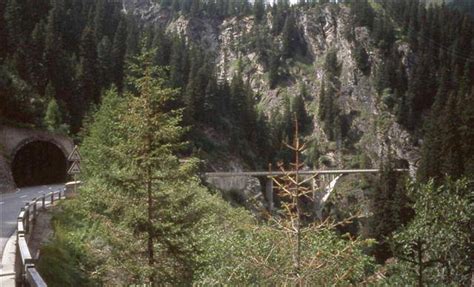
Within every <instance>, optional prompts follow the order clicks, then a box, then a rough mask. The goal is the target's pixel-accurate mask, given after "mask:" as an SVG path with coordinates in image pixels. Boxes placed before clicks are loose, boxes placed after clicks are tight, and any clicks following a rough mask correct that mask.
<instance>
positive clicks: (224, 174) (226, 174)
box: [204, 168, 408, 177]
mask: <svg viewBox="0 0 474 287" xmlns="http://www.w3.org/2000/svg"><path fill="white" fill-rule="evenodd" d="M395 171H397V172H407V171H408V169H402V168H400V169H395ZM379 172H380V169H378V168H376V169H325V170H300V171H298V174H299V175H304V176H312V175H315V174H320V175H325V174H364V173H379ZM295 173H296V172H295V171H288V172H283V171H242V172H206V173H205V174H204V175H205V176H206V177H238V176H267V177H268V176H270V177H271V176H282V175H286V174H295Z"/></svg>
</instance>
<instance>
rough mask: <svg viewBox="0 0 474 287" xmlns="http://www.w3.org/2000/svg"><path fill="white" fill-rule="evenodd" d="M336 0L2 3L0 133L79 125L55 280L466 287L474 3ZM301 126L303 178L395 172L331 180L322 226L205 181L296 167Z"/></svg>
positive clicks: (60, 217)
mask: <svg viewBox="0 0 474 287" xmlns="http://www.w3.org/2000/svg"><path fill="white" fill-rule="evenodd" d="M338 2H339V3H333V1H329V0H327V1H322V0H321V1H304V0H303V1H298V4H295V5H290V3H289V1H286V0H279V1H276V2H275V3H272V4H268V3H266V2H265V1H263V0H255V1H235V0H215V1H214V0H207V1H205V0H160V1H152V0H140V1H132V0H123V1H121V2H117V1H106V0H98V1H86V0H54V1H53V0H51V1H41V2H36V1H26V0H7V1H2V2H1V3H0V15H2V17H0V45H1V46H0V124H7V125H22V126H29V127H35V128H40V129H48V130H50V131H53V132H58V133H63V134H68V135H70V136H72V137H73V138H74V139H75V140H76V141H77V143H78V144H80V145H81V146H82V148H83V155H84V158H85V159H84V175H83V180H84V181H85V182H86V184H85V186H84V188H83V189H82V191H81V194H80V200H82V202H81V203H79V201H78V200H72V201H71V202H69V203H67V204H65V205H64V206H63V207H62V209H61V210H60V211H59V212H57V214H56V216H55V219H54V222H55V225H56V235H55V237H54V238H53V239H52V244H49V245H47V246H45V247H44V250H42V254H45V255H44V256H43V257H42V259H41V260H42V261H40V265H42V268H41V271H42V272H43V274H45V276H46V278H47V279H48V280H49V281H50V282H51V283H52V284H57V285H58V286H65V285H94V284H105V285H123V284H141V283H143V282H147V283H151V284H159V283H164V284H172V285H173V284H174V285H189V284H198V285H199V284H201V285H222V284H224V285H225V284H230V285H248V284H262V285H284V284H295V285H311V284H310V282H317V284H318V285H367V284H369V285H371V284H374V285H381V286H382V285H384V286H386V285H394V286H395V285H409V286H412V285H418V286H425V285H438V286H441V285H448V286H449V285H456V286H457V285H460V286H463V285H466V286H467V285H468V284H469V282H470V280H471V276H472V274H473V273H472V272H473V271H472V270H473V269H472V268H473V267H472V262H473V258H472V254H474V252H473V250H472V246H473V245H472V226H473V222H474V221H473V220H474V218H473V214H474V213H473V210H472V182H471V181H472V180H473V179H474V178H473V175H474V37H473V36H474V21H473V18H472V17H471V16H470V15H469V12H470V13H472V12H473V10H472V8H473V7H472V2H471V1H462V0H454V1H451V2H450V3H447V4H446V5H442V4H439V3H432V4H436V5H430V4H428V3H427V1H421V0H376V1H368V0H360V1H356V0H354V1H349V0H346V1H338ZM427 4H428V5H427ZM295 119H297V125H298V131H299V134H298V139H299V140H301V141H304V142H306V143H307V144H308V146H307V149H306V150H305V151H304V152H302V154H301V159H302V161H303V162H304V164H303V168H305V169H310V168H315V169H319V168H320V169H328V168H378V167H380V168H381V170H382V172H381V174H380V176H362V177H359V178H356V177H346V178H345V179H344V180H343V181H342V183H341V184H339V185H337V186H336V188H335V189H336V192H335V193H336V194H335V195H334V196H333V197H334V199H333V200H332V201H331V204H330V206H329V207H328V208H327V209H326V210H324V218H325V219H328V220H326V221H322V222H321V221H319V220H320V219H321V218H319V219H318V218H316V217H315V216H314V214H312V213H311V212H308V214H307V213H306V210H304V211H301V210H300V206H298V211H297V212H296V214H297V215H295V211H294V210H293V208H289V209H288V210H284V206H285V205H284V202H285V199H279V200H278V202H277V203H278V204H277V207H278V208H280V209H281V210H280V211H278V212H276V213H275V214H269V213H268V212H267V211H266V210H259V209H253V210H252V212H248V211H247V210H244V209H241V208H235V205H239V203H242V202H241V201H242V200H240V201H239V199H240V197H239V196H237V199H236V198H233V200H231V203H232V204H233V205H234V207H232V206H231V205H230V204H229V203H228V202H226V201H224V200H223V199H222V196H220V193H219V192H218V191H216V190H212V189H211V191H210V190H209V188H208V187H204V186H203V184H202V181H201V179H200V178H198V177H197V174H199V173H201V172H203V171H216V170H219V171H220V170H237V171H241V170H263V169H266V168H267V167H268V164H269V163H273V164H274V165H273V166H286V167H288V166H291V165H289V164H290V162H293V161H294V160H295V154H294V153H293V152H292V151H291V150H290V149H288V148H287V145H286V143H288V144H291V143H293V142H295V140H296V138H295V125H296V123H295ZM178 159H180V160H178ZM183 159H186V160H183ZM395 168H408V169H409V170H410V174H409V175H410V176H408V175H407V176H400V174H399V173H397V172H395V171H394V169H395ZM97 193H99V194H101V197H100V199H97V197H96V196H95V194H97ZM298 200H299V199H297V200H296V201H298ZM236 202H237V204H236ZM305 204H306V205H309V204H308V203H307V202H305ZM243 205H244V206H247V207H248V205H246V204H243ZM145 206H146V207H147V208H144V207H145ZM305 208H307V206H305ZM302 209H304V208H302ZM255 210H257V211H255ZM302 214H304V215H302ZM295 216H296V217H297V218H298V220H300V219H301V222H302V223H301V226H299V225H300V223H298V226H299V227H298V232H299V231H300V227H301V229H302V230H307V231H308V232H307V233H303V234H305V235H303V236H300V233H298V237H297V239H295V236H293V233H291V232H289V231H288V230H289V229H290V230H291V228H286V227H287V226H291V224H293V226H294V223H293V220H294V218H295ZM347 218H350V220H348V219H347ZM298 222H299V221H298ZM309 231H311V232H309ZM296 242H297V244H298V250H299V251H298V252H302V253H297V254H299V255H298V256H300V255H301V254H304V255H301V256H303V257H301V256H300V257H298V256H296V255H295V254H296V253H294V252H293V251H294V249H292V248H290V247H294V246H295V244H296ZM300 244H301V249H299V247H300ZM314 254H316V255H314ZM305 256H306V257H305ZM296 257H298V258H299V259H301V260H298V261H295V258H296ZM58 260H59V261H60V262H64V261H67V264H64V265H61V266H60V267H57V268H59V269H60V270H61V272H62V273H63V274H66V275H65V276H64V277H61V278H55V277H54V274H57V272H54V271H55V270H54V269H48V266H49V265H51V264H52V263H54V262H55V261H58ZM295 262H298V263H295ZM301 262H303V263H301ZM56 266H58V265H56ZM314 270H317V271H314Z"/></svg>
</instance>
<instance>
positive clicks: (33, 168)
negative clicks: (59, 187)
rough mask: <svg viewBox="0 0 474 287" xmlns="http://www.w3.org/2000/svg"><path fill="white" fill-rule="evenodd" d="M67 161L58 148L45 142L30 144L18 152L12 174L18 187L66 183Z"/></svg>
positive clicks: (14, 159)
mask: <svg viewBox="0 0 474 287" xmlns="http://www.w3.org/2000/svg"><path fill="white" fill-rule="evenodd" d="M66 168H67V159H66V157H65V155H64V153H63V152H62V150H61V149H60V148H58V147H57V146H56V145H55V144H52V143H49V142H45V141H33V142H30V143H28V144H26V145H24V146H23V147H21V148H20V150H18V152H17V153H16V154H15V156H14V158H13V162H12V173H13V178H14V180H15V183H16V185H17V186H18V187H22V186H34V185H43V184H52V183H60V182H65V181H66Z"/></svg>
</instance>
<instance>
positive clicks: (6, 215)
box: [0, 184, 64, 269]
mask: <svg viewBox="0 0 474 287" xmlns="http://www.w3.org/2000/svg"><path fill="white" fill-rule="evenodd" d="M63 188H64V184H56V185H41V186H33V187H25V188H21V189H17V191H16V192H14V193H3V194H0V227H1V230H0V262H1V258H2V256H3V249H4V248H5V244H6V243H7V241H8V239H9V238H10V236H11V235H12V234H13V232H14V231H15V228H16V224H17V217H18V214H19V213H20V209H21V208H22V207H23V206H25V204H26V203H28V202H30V201H31V200H32V199H33V198H35V197H40V196H42V195H43V194H46V193H48V192H51V191H56V190H59V189H63ZM47 202H49V200H48V199H47ZM0 269H1V266H0Z"/></svg>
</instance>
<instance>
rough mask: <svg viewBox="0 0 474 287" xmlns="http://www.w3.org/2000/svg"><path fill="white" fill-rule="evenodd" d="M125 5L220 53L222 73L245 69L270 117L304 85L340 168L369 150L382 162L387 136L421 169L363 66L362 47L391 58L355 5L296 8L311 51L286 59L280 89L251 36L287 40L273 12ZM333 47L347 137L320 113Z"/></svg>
mask: <svg viewBox="0 0 474 287" xmlns="http://www.w3.org/2000/svg"><path fill="white" fill-rule="evenodd" d="M124 10H126V11H128V12H129V13H133V14H135V15H138V16H139V17H141V19H142V20H143V21H144V22H145V23H148V24H153V25H161V26H163V27H165V28H166V31H167V32H169V33H179V34H182V35H185V36H186V38H187V39H188V40H190V41H191V42H193V43H196V44H198V45H200V46H201V47H204V48H205V49H206V50H207V51H208V52H209V53H210V54H212V55H213V56H214V57H213V59H214V61H215V63H216V65H217V69H218V71H217V72H218V75H219V77H220V78H226V79H228V80H230V79H231V78H232V76H233V74H234V73H235V72H236V71H237V69H242V72H243V76H244V80H245V81H247V82H248V83H250V86H251V87H252V89H253V91H254V92H255V93H256V94H257V95H260V98H259V105H260V106H261V107H262V108H263V109H264V110H265V112H266V113H267V115H269V116H270V117H271V115H272V114H274V113H277V112H278V110H279V109H281V106H282V102H283V101H284V99H285V96H287V95H288V96H290V97H294V96H296V95H299V94H300V92H301V87H302V86H304V87H305V89H306V97H305V104H306V107H307V110H308V111H309V113H310V114H311V115H312V117H313V129H312V130H313V132H312V135H311V136H310V137H311V138H314V139H317V141H318V142H319V143H320V148H321V151H323V153H325V154H327V155H328V156H329V158H330V160H331V161H332V162H333V163H332V164H333V165H337V166H340V167H342V166H345V167H347V166H348V165H349V164H350V163H349V161H348V160H347V158H346V157H345V155H347V154H349V155H356V154H359V153H364V154H367V155H369V157H370V159H371V160H372V162H373V164H376V163H377V162H378V159H379V157H380V155H381V153H382V152H383V145H384V144H385V143H384V140H383V137H384V135H386V137H387V138H388V139H389V141H390V143H391V145H390V146H391V148H392V149H393V150H394V151H395V153H396V156H397V157H398V158H400V159H402V160H404V161H406V162H407V163H408V164H409V166H410V167H411V168H412V170H414V169H415V168H416V165H417V161H418V159H419V151H418V148H417V144H416V142H415V141H414V140H413V139H412V137H411V136H410V134H409V133H408V132H406V131H405V130H404V129H403V128H402V127H401V126H400V125H399V124H397V123H396V121H395V120H394V117H393V116H392V115H390V114H389V113H388V112H387V111H386V110H387V109H386V107H385V106H384V104H383V103H382V101H381V98H380V97H379V96H378V95H377V91H376V89H375V87H374V83H373V82H374V73H373V72H372V73H370V72H369V73H367V71H365V72H364V71H362V70H361V69H360V68H359V65H358V63H357V60H356V55H355V53H356V52H355V51H356V48H357V47H363V49H364V50H365V51H367V54H368V59H367V60H368V64H369V65H370V66H371V67H372V70H375V68H376V67H377V66H378V65H379V63H380V62H381V61H383V57H384V56H383V55H382V54H381V52H380V51H379V49H378V48H377V47H376V46H375V45H374V43H373V40H372V39H371V37H370V35H369V31H368V29H367V28H365V27H355V28H354V29H353V30H352V23H353V21H352V20H351V17H352V16H351V12H350V10H349V8H348V7H345V6H335V5H326V6H317V7H312V8H308V9H306V8H305V9H302V8H297V9H296V11H295V15H296V17H295V19H294V20H295V23H296V26H297V31H299V33H300V35H301V37H302V38H303V41H302V42H303V43H304V45H305V48H306V53H305V55H298V56H295V57H291V58H289V59H282V60H281V61H282V63H280V66H279V70H278V73H279V75H280V77H279V78H278V81H277V84H276V85H275V86H274V87H272V85H271V83H270V75H269V74H270V73H271V71H270V67H269V64H268V61H265V59H264V57H262V55H261V52H260V50H259V49H258V48H257V47H255V46H253V45H252V44H251V41H250V40H249V38H250V37H252V36H253V35H255V34H256V33H260V35H257V36H256V37H262V38H267V37H268V38H271V39H264V40H262V41H263V42H264V44H263V45H265V44H266V43H271V44H270V45H274V46H277V47H281V46H282V45H283V41H284V39H283V36H282V35H281V34H280V35H271V34H269V35H266V33H270V31H271V29H272V24H273V21H272V20H273V19H272V17H273V16H272V14H271V13H268V14H267V17H266V18H265V20H264V22H263V23H260V24H256V21H255V19H254V16H244V17H229V18H224V19H217V18H213V17H188V16H179V17H172V15H171V12H170V11H169V10H168V9H160V8H159V6H158V5H156V4H153V3H152V2H151V1H146V0H144V1H124ZM351 30H352V31H351ZM350 32H353V35H354V36H355V37H354V38H352V37H350V36H351V35H350V34H351V33H350ZM261 34H263V35H261ZM257 41H258V40H257ZM265 41H266V43H265ZM397 45H398V50H399V51H400V54H401V55H402V57H408V56H409V55H410V49H409V48H408V46H407V45H406V44H403V42H401V43H398V44H397ZM331 52H335V53H336V55H337V62H338V66H339V71H338V73H339V75H338V81H339V82H340V88H339V92H338V95H337V97H336V103H337V106H338V107H339V109H340V118H341V119H342V121H343V122H344V123H343V126H345V129H346V130H345V131H344V132H343V133H344V135H343V136H341V137H340V138H337V139H334V138H333V139H331V140H330V139H329V138H328V136H327V135H326V133H325V132H324V129H323V127H322V123H321V121H320V120H319V116H318V115H319V108H320V107H319V106H320V104H319V102H320V94H321V86H322V82H323V79H324V78H325V77H326V70H325V68H324V66H325V61H326V57H327V55H328V54H329V53H331ZM369 69H370V68H369Z"/></svg>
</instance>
